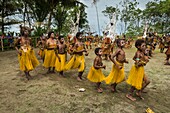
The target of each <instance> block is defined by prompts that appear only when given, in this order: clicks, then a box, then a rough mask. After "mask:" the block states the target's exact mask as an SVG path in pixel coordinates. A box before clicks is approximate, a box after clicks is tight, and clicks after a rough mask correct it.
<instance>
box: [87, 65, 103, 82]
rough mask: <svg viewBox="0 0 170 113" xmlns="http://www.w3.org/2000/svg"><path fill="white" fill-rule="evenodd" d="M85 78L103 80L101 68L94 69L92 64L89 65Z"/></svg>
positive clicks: (92, 80) (94, 80)
mask: <svg viewBox="0 0 170 113" xmlns="http://www.w3.org/2000/svg"><path fill="white" fill-rule="evenodd" d="M87 79H88V80H90V81H91V82H102V81H103V80H105V76H104V74H103V73H102V70H101V69H95V68H94V67H93V66H92V67H91V69H90V71H89V73H88V75H87Z"/></svg>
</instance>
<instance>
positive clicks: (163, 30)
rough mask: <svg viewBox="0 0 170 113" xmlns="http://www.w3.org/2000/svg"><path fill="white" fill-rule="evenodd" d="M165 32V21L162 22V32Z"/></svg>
mask: <svg viewBox="0 0 170 113" xmlns="http://www.w3.org/2000/svg"><path fill="white" fill-rule="evenodd" d="M163 33H164V22H162V34H163Z"/></svg>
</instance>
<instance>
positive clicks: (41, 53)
mask: <svg viewBox="0 0 170 113" xmlns="http://www.w3.org/2000/svg"><path fill="white" fill-rule="evenodd" d="M45 51H46V49H44V50H42V49H40V50H39V52H38V55H39V56H40V57H41V59H43V58H44V57H45Z"/></svg>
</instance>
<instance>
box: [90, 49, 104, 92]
mask: <svg viewBox="0 0 170 113" xmlns="http://www.w3.org/2000/svg"><path fill="white" fill-rule="evenodd" d="M95 54H96V58H95V59H94V62H93V66H92V67H91V69H90V71H89V73H88V75H87V78H88V79H89V80H90V81H91V82H95V83H97V91H98V92H99V93H102V92H103V89H102V88H100V84H101V82H102V81H103V80H104V79H105V76H104V75H103V73H102V70H101V68H104V69H105V68H106V66H105V65H103V63H102V57H101V56H102V49H101V48H96V49H95Z"/></svg>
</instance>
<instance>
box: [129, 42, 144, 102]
mask: <svg viewBox="0 0 170 113" xmlns="http://www.w3.org/2000/svg"><path fill="white" fill-rule="evenodd" d="M135 47H136V48H137V52H136V53H135V56H134V57H133V60H134V61H135V64H134V65H133V66H132V68H131V70H130V73H129V76H128V79H127V83H128V84H129V85H131V89H130V93H129V94H126V97H127V98H129V99H130V100H132V101H135V100H136V99H135V98H134V97H133V96H132V95H133V92H134V90H135V89H136V90H137V92H136V95H137V96H139V97H140V98H141V99H144V98H143V97H142V96H141V92H142V90H143V89H144V88H145V87H146V86H145V87H144V86H142V85H143V82H144V78H145V73H144V66H145V65H146V62H145V55H144V54H145V50H146V44H145V41H144V40H142V39H138V40H137V41H136V43H135Z"/></svg>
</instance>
